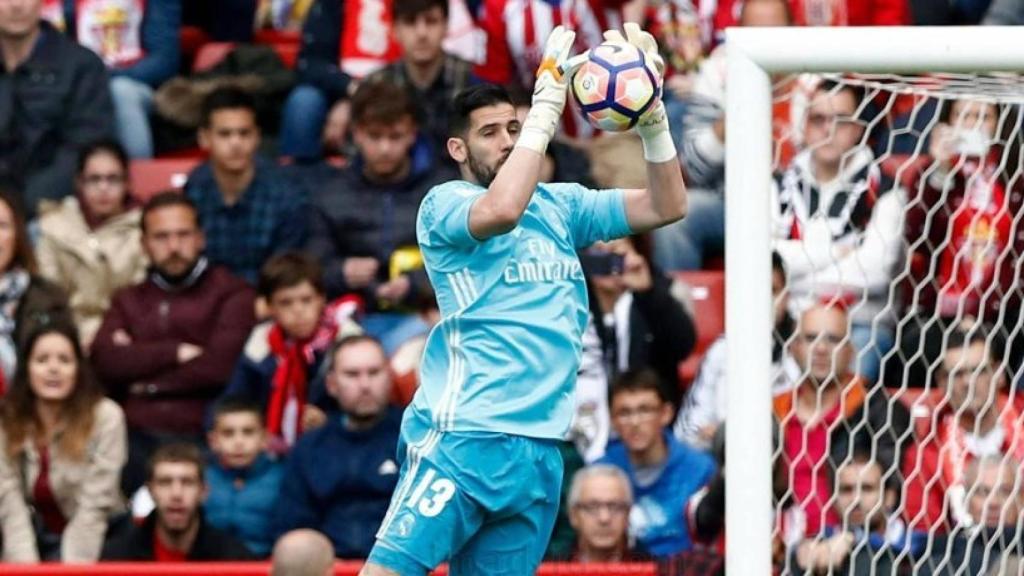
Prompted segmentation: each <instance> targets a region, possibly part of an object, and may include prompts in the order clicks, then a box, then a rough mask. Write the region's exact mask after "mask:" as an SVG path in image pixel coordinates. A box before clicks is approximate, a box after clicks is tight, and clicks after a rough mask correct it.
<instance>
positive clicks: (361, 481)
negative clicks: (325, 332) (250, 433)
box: [275, 335, 402, 558]
mask: <svg viewBox="0 0 1024 576" xmlns="http://www.w3.org/2000/svg"><path fill="white" fill-rule="evenodd" d="M328 358H330V362H331V365H330V368H329V369H328V371H327V392H328V394H330V395H331V396H332V397H334V399H335V400H337V401H338V406H339V407H340V408H341V415H340V416H339V415H337V414H334V415H332V416H331V417H329V418H328V420H327V423H326V424H324V425H323V427H321V428H317V429H316V430H313V431H312V432H307V433H306V434H304V435H303V436H302V437H301V438H299V441H298V442H297V443H296V444H295V447H294V448H292V451H291V453H290V454H289V456H288V467H287V469H286V470H285V473H284V482H283V484H282V486H281V494H280V497H279V498H278V501H277V513H276V514H275V516H276V518H277V522H278V530H279V533H284V532H288V531H291V530H295V529H298V528H310V529H313V530H316V531H318V532H321V533H322V534H324V535H326V536H327V537H328V538H330V540H331V543H332V544H333V545H334V554H335V556H337V557H338V558H365V557H366V555H367V554H369V553H370V547H371V546H372V545H373V533H374V531H375V530H376V529H377V527H378V526H379V525H380V522H381V520H382V519H383V518H384V513H385V512H386V511H387V508H388V501H389V499H390V496H391V491H392V490H394V488H395V482H396V480H397V479H398V465H397V464H396V463H395V460H394V457H395V456H394V455H395V444H396V443H397V442H398V428H399V423H400V421H401V418H402V413H401V411H400V410H399V409H398V408H394V407H391V406H390V405H389V401H390V399H391V374H390V372H389V371H388V358H387V356H386V355H385V354H384V348H383V347H382V346H381V344H380V342H379V341H377V340H376V339H374V338H373V337H370V336H365V335H360V336H348V337H346V338H344V339H342V340H341V341H340V342H338V343H337V344H336V345H335V347H334V348H333V349H332V351H331V353H330V355H329V356H328Z"/></svg>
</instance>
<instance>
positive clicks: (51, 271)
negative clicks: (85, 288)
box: [36, 232, 72, 293]
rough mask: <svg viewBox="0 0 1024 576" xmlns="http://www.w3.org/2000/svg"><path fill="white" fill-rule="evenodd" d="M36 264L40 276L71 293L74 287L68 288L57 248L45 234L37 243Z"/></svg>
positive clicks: (41, 235)
mask: <svg viewBox="0 0 1024 576" xmlns="http://www.w3.org/2000/svg"><path fill="white" fill-rule="evenodd" d="M36 264H37V265H38V266H39V275H40V276H42V277H43V278H46V279H47V280H49V281H50V282H53V283H54V284H56V285H57V286H60V288H61V289H62V290H64V291H65V292H69V293H70V292H71V288H72V287H71V286H68V283H69V282H68V280H69V279H68V278H65V277H64V273H63V271H62V270H61V269H60V259H59V257H58V256H57V247H56V246H54V243H53V240H52V239H50V237H49V235H48V234H46V233H45V232H44V233H42V234H40V236H39V241H38V242H37V243H36Z"/></svg>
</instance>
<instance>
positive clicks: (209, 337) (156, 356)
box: [92, 192, 255, 493]
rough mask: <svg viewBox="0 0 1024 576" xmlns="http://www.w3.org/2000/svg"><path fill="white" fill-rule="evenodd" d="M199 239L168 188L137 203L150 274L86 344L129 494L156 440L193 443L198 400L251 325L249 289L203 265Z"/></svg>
mask: <svg viewBox="0 0 1024 576" xmlns="http://www.w3.org/2000/svg"><path fill="white" fill-rule="evenodd" d="M204 245H205V239H204V237H203V232H202V228H201V227H200V223H199V217H198V214H197V212H196V208H195V206H194V205H193V204H192V202H190V201H189V200H188V199H187V198H186V197H185V196H183V195H181V194H178V193H174V192H166V193H163V194H158V195H157V196H154V197H153V198H152V199H151V200H150V201H149V202H148V203H147V204H146V206H145V207H144V208H143V211H142V247H143V250H144V251H145V253H146V256H147V257H148V258H149V261H150V262H151V269H150V272H149V275H148V276H147V278H146V280H144V281H143V282H142V283H141V284H137V285H135V286H131V287H128V288H125V289H123V290H121V291H119V292H117V293H116V294H115V295H114V298H113V300H112V301H111V305H110V310H109V311H108V312H107V314H106V316H105V317H104V320H103V325H102V326H101V327H100V330H99V333H98V334H97V335H96V340H95V341H94V342H93V346H92V360H93V365H94V366H95V369H96V372H97V374H98V375H99V377H100V378H101V379H102V381H103V382H104V383H105V384H106V385H107V387H108V390H110V392H111V393H112V395H114V396H115V397H117V398H118V399H119V400H120V401H121V402H122V403H123V405H124V409H125V414H126V416H127V419H128V442H129V445H128V452H129V453H128V465H127V466H126V468H125V471H124V474H123V476H122V487H123V488H124V489H125V491H126V492H128V493H131V492H132V491H134V490H135V489H136V488H138V487H139V486H140V485H141V484H142V482H143V480H144V475H143V467H144V463H145V462H146V461H147V460H148V458H149V456H150V454H151V452H152V451H153V450H154V449H155V448H156V447H157V446H158V445H159V444H162V443H165V442H167V441H170V440H177V441H187V442H194V443H196V444H199V443H201V442H202V439H203V438H202V434H203V417H204V413H205V411H206V407H207V404H208V403H209V402H210V401H211V400H212V399H214V398H216V397H217V395H218V394H219V393H220V391H221V390H222V389H223V387H224V385H225V383H226V382H227V380H228V378H229V377H230V376H231V371H232V370H233V369H234V366H235V362H236V360H237V359H238V356H239V354H240V353H241V351H242V346H243V345H244V343H245V339H246V338H247V337H248V335H249V331H250V330H251V329H252V327H253V324H255V318H254V317H253V310H254V305H253V303H254V300H255V294H254V293H253V290H252V289H251V288H250V287H249V286H248V285H247V284H246V283H245V282H244V281H243V280H241V279H239V278H236V277H235V276H232V275H231V273H230V272H228V271H227V270H226V269H224V268H220V267H217V266H212V265H210V264H209V262H208V261H207V260H206V257H205V256H203V248H204Z"/></svg>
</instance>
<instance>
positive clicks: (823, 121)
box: [807, 112, 857, 126]
mask: <svg viewBox="0 0 1024 576" xmlns="http://www.w3.org/2000/svg"><path fill="white" fill-rule="evenodd" d="M832 122H835V123H836V125H837V126H846V125H850V124H856V123H857V120H856V119H855V118H854V117H852V116H845V115H838V114H823V113H821V112H811V113H810V114H808V115H807V124H808V125H810V126H825V125H827V124H831V123H832Z"/></svg>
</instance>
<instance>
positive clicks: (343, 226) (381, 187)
mask: <svg viewBox="0 0 1024 576" xmlns="http://www.w3.org/2000/svg"><path fill="white" fill-rule="evenodd" d="M455 177H456V176H455V174H454V171H451V170H450V169H448V168H445V167H437V166H435V158H434V156H433V154H432V152H431V151H430V147H429V145H424V146H419V145H417V146H416V147H415V148H414V149H413V160H412V167H411V169H410V173H409V176H408V177H406V178H405V180H403V181H402V182H398V183H395V184H379V183H375V182H371V181H369V180H367V179H366V177H365V176H363V169H362V161H361V160H360V159H358V158H357V159H356V161H355V162H353V163H352V165H350V166H349V167H348V168H346V169H344V170H342V171H340V172H339V173H338V174H337V175H336V176H335V177H334V178H333V179H331V180H330V181H328V182H326V183H325V184H324V185H323V186H322V187H320V188H319V189H318V190H316V191H315V192H314V193H313V195H312V198H311V200H312V204H313V216H312V221H311V223H310V231H309V244H308V246H307V249H308V250H309V252H310V253H312V254H313V255H314V256H315V257H317V258H318V259H319V260H320V263H321V264H322V265H323V267H324V282H325V284H326V285H327V295H328V297H329V298H335V297H337V296H339V295H341V294H345V293H347V292H351V291H352V290H351V289H350V287H349V286H348V283H347V282H346V281H345V275H344V273H343V271H342V269H343V266H344V262H345V259H346V258H349V257H353V256H359V257H373V258H376V259H377V260H378V261H379V263H380V268H379V269H378V270H379V273H378V280H379V281H381V282H384V281H387V280H388V277H387V275H388V262H389V259H390V258H391V254H392V253H393V252H394V251H395V250H396V249H398V248H401V247H404V246H411V247H416V246H417V245H418V244H417V242H416V213H417V212H418V211H419V207H420V201H421V200H422V199H423V197H424V196H426V194H427V192H428V191H429V190H430V189H431V188H432V187H433V186H435V185H437V184H440V183H442V182H446V181H448V180H451V179H453V178H455ZM411 280H412V282H413V287H412V289H411V290H410V295H409V298H408V299H407V301H408V302H409V303H414V302H415V300H417V299H418V298H419V297H421V296H423V295H424V294H432V292H431V290H430V286H429V282H428V281H427V276H426V274H425V273H424V274H415V275H411ZM361 295H362V296H363V297H364V298H365V300H366V303H367V305H369V306H370V307H371V308H372V307H373V303H374V302H375V297H374V295H373V291H372V287H371V289H367V290H364V291H363V293H362V294H361Z"/></svg>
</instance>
